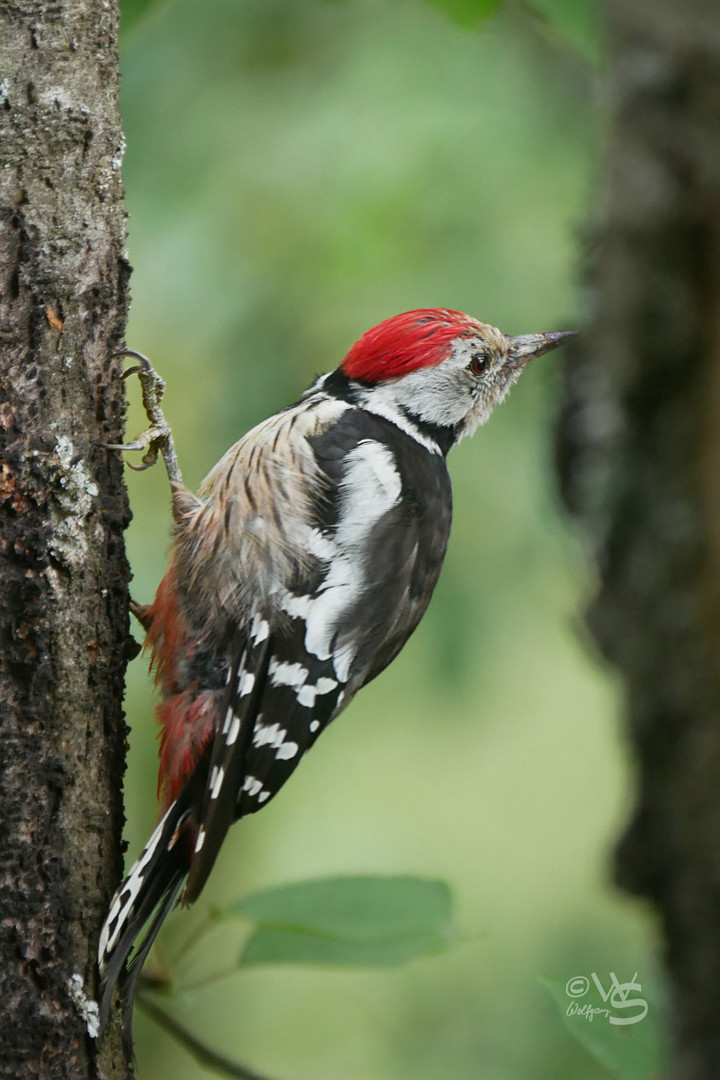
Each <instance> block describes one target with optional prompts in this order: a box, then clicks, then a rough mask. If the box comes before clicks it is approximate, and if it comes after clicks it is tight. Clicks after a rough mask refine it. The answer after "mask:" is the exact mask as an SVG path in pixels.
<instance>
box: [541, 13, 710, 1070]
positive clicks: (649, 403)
mask: <svg viewBox="0 0 720 1080" xmlns="http://www.w3.org/2000/svg"><path fill="white" fill-rule="evenodd" d="M608 23H609V30H610V41H611V53H612V65H611V72H610V82H611V85H612V87H613V92H614V102H613V118H612V134H611V146H610V155H609V165H608V173H607V178H606V184H605V199H604V204H603V207H602V210H601V214H600V215H599V217H600V220H599V222H598V225H597V234H596V238H595V239H596V243H595V245H594V250H593V251H592V253H591V270H590V279H591V280H590V296H591V300H592V319H591V326H590V328H589V330H588V333H587V335H586V336H585V339H584V340H583V341H581V342H580V343H579V344H578V345H577V346H576V349H575V354H574V355H573V356H571V357H569V359H568V364H567V370H566V393H567V400H566V404H565V408H564V412H563V416H562V418H561V425H560V434H559V466H560V475H561V482H562V487H563V492H564V496H565V500H566V502H567V504H568V506H569V507H570V509H571V511H572V512H573V513H574V514H576V515H577V517H578V518H579V519H580V520H581V521H582V523H583V525H584V526H585V529H586V531H587V534H588V536H589V538H590V541H591V544H592V547H593V549H594V555H595V558H596V560H597V565H598V569H599V591H598V592H597V595H596V597H595V599H594V601H593V603H592V605H591V607H590V610H589V612H588V622H589V626H590V628H591V631H592V633H593V634H594V636H595V638H596V640H597V641H598V642H599V644H600V647H601V649H602V651H603V653H604V655H605V656H606V657H607V659H608V660H609V661H610V663H611V664H612V665H614V666H615V667H616V668H617V669H618V670H619V672H620V673H621V675H622V678H623V680H624V683H625V687H626V691H627V715H628V720H629V735H630V739H631V742H632V745H633V749H634V755H635V764H636V775H637V795H636V802H635V806H634V809H633V813H632V816H631V820H630V822H629V823H628V826H627V829H626V831H625V833H624V835H623V837H622V838H621V840H620V843H619V846H618V849H617V853H616V877H617V880H618V882H619V883H620V884H621V885H622V886H623V887H624V888H626V889H628V890H629V891H631V892H633V893H635V894H638V895H640V896H642V897H644V898H647V899H648V900H649V901H650V902H651V904H652V906H653V908H654V910H655V911H656V912H657V914H658V915H659V917H660V925H661V928H662V932H663V942H664V959H665V965H666V971H667V975H668V982H669V990H670V1010H669V1027H670V1034H671V1039H672V1043H673V1045H672V1048H671V1058H670V1066H669V1075H670V1076H671V1077H673V1078H675V1080H717V1077H718V1076H720V4H719V3H718V2H717V0H684V2H683V3H682V4H678V3H677V2H676V0H631V2H629V0H613V2H612V3H610V4H609V7H608Z"/></svg>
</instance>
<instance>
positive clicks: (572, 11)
mask: <svg viewBox="0 0 720 1080" xmlns="http://www.w3.org/2000/svg"><path fill="white" fill-rule="evenodd" d="M526 3H527V6H528V7H530V8H532V9H533V10H534V11H535V12H536V13H537V14H538V15H540V16H541V17H542V19H543V20H544V21H545V22H546V23H547V25H548V26H549V27H550V29H551V30H552V32H553V33H554V34H557V36H558V37H559V38H560V39H561V40H562V42H563V43H564V44H565V45H569V46H570V47H571V48H572V49H573V50H574V51H575V52H576V53H577V54H578V55H579V56H581V57H582V59H583V60H585V61H587V63H589V64H593V65H597V64H599V63H600V61H601V59H602V54H603V30H602V20H601V9H600V4H599V2H598V0H526Z"/></svg>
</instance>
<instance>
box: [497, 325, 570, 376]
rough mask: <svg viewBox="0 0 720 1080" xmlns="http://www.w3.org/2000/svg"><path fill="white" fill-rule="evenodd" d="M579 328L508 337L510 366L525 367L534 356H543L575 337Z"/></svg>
mask: <svg viewBox="0 0 720 1080" xmlns="http://www.w3.org/2000/svg"><path fill="white" fill-rule="evenodd" d="M577 332H578V331H577V330H555V331H552V332H550V333H549V334H522V335H521V336H520V337H506V338H505V340H506V341H507V344H508V367H525V365H526V364H527V363H528V361H529V360H532V358H533V357H534V356H542V354H543V353H546V352H550V350H551V349H557V348H558V346H559V345H563V344H564V343H565V342H566V341H567V340H568V338H571V337H575V335H576V334H577Z"/></svg>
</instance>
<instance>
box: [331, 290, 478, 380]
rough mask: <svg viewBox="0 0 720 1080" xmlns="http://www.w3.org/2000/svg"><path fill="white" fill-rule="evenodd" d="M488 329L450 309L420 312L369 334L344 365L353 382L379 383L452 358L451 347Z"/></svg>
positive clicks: (395, 318)
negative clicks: (461, 338)
mask: <svg viewBox="0 0 720 1080" xmlns="http://www.w3.org/2000/svg"><path fill="white" fill-rule="evenodd" d="M484 329H485V327H484V324H483V323H480V322H478V321H477V319H472V318H471V317H470V316H469V315H463V314H462V313H461V312H459V311H448V310H447V309H446V308H419V309H418V310H417V311H405V312H403V314H402V315H394V316H393V317H392V318H391V319H386V320H385V322H381V323H380V325H379V326H374V327H373V328H372V330H367V331H366V332H365V333H364V334H363V336H362V337H361V338H359V340H358V341H356V342H355V344H354V345H353V347H352V348H351V349H350V352H349V353H348V354H347V356H346V357H345V359H344V360H343V362H342V364H341V368H342V370H343V371H344V372H345V374H346V375H347V376H348V377H349V378H350V379H360V380H362V382H369V383H376V382H383V381H384V380H386V379H396V378H398V376H400V375H407V374H408V372H410V371H417V370H418V369H419V368H424V367H432V366H433V365H435V364H439V363H441V362H442V361H443V360H445V358H446V357H447V356H448V355H449V352H450V344H451V342H453V341H454V340H455V339H456V338H458V337H463V336H465V337H467V336H470V335H471V334H477V333H478V332H482V331H483V330H484Z"/></svg>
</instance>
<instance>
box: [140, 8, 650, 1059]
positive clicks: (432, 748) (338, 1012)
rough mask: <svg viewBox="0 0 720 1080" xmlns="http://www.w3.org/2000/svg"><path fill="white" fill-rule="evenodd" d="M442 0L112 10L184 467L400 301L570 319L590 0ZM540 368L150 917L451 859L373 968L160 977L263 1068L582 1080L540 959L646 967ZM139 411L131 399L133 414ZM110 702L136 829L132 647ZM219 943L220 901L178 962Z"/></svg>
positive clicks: (152, 501)
mask: <svg viewBox="0 0 720 1080" xmlns="http://www.w3.org/2000/svg"><path fill="white" fill-rule="evenodd" d="M142 6H144V5H142ZM441 6H442V5H441V4H440V3H438V4H435V5H430V4H427V3H423V2H422V0H343V2H335V3H331V2H319V0H203V2H197V0H195V2H194V0H178V2H177V3H172V4H165V5H163V4H160V5H156V6H155V7H152V8H151V9H150V10H149V11H148V12H147V13H145V14H144V15H143V17H142V18H138V19H132V18H131V16H132V15H133V14H134V13H135V12H134V9H132V8H130V7H128V8H127V12H126V15H127V20H126V24H125V26H124V33H123V38H122V67H123V92H122V109H123V115H124V121H125V129H126V134H127V142H128V149H127V155H126V159H125V168H124V175H125V181H126V185H127V203H128V208H129V212H130V223H129V230H130V240H129V247H130V256H131V261H132V263H133V265H134V268H135V270H134V275H133V279H132V292H133V307H132V315H131V319H130V325H129V328H128V335H127V341H128V344H129V345H130V346H131V347H134V348H137V349H140V350H142V351H143V352H145V353H147V354H149V355H150V357H151V358H152V359H153V361H154V363H155V364H156V366H157V367H158V369H159V370H160V371H161V372H162V374H163V375H164V376H165V377H166V379H167V382H168V391H167V395H166V411H167V415H168V417H169V419H170V421H171V422H172V424H173V426H174V431H175V437H176V441H177V446H178V452H179V455H180V460H181V463H182V466H183V469H184V474H185V480H186V482H187V483H188V484H189V485H190V486H191V487H195V486H196V485H197V484H198V483H199V481H200V480H201V478H202V476H203V475H204V474H205V472H206V471H207V470H208V469H209V468H210V466H211V465H212V464H213V463H214V461H215V460H216V459H217V458H218V457H219V456H220V454H221V453H222V452H223V451H224V450H225V449H226V448H227V446H228V445H229V444H230V443H231V442H233V441H235V440H236V439H237V438H239V436H240V435H241V434H242V433H244V432H245V431H246V430H247V429H248V428H249V427H250V426H252V425H253V424H255V423H256V422H258V421H259V420H261V419H263V418H264V417H265V416H266V415H268V414H269V413H270V412H273V411H274V410H276V409H277V408H279V407H282V406H283V405H285V404H287V403H288V402H289V401H291V400H293V399H294V398H296V397H297V396H298V395H299V393H300V392H301V390H302V389H303V388H304V387H305V385H306V384H307V383H308V382H309V381H310V380H311V379H312V378H313V376H314V375H315V374H317V373H319V372H321V371H324V370H327V369H329V368H332V367H334V366H335V365H336V364H337V363H338V362H339V361H340V359H341V358H342V356H343V354H344V352H345V351H346V349H347V348H348V347H349V345H350V344H351V343H352V342H353V341H354V340H355V339H356V338H357V337H358V336H359V335H360V334H361V333H362V332H363V331H364V330H365V329H366V328H367V327H369V326H371V325H374V324H375V323H377V322H379V321H380V320H382V319H384V318H386V317H387V316H389V315H392V314H394V313H396V312H398V311H402V310H405V309H408V308H414V307H424V306H428V307H429V306H441V305H442V306H448V307H452V308H457V309H460V310H463V311H467V312H470V313H472V314H474V315H476V316H479V317H480V318H482V319H483V320H486V321H489V322H492V323H494V324H495V325H498V326H500V327H501V328H503V329H504V330H506V331H507V332H509V333H513V334H518V333H524V332H531V331H541V330H555V329H564V328H565V327H567V326H571V325H574V324H575V323H576V322H577V321H578V319H579V318H580V303H579V298H578V288H577V283H576V282H577V267H578V261H579V247H580V244H579V234H580V231H581V229H582V227H583V222H584V220H585V219H586V217H587V216H588V213H589V207H590V206H591V203H592V199H593V189H594V186H595V184H596V182H597V177H598V173H599V162H600V157H601V144H602V138H603V120H602V115H601V111H600V110H599V108H598V106H597V102H596V97H597V85H596V84H597V80H598V75H597V69H595V68H593V67H592V66H590V65H589V64H588V62H587V55H588V53H590V52H592V51H593V49H595V48H596V46H597V42H594V41H592V40H590V39H589V38H588V35H587V33H586V30H581V32H580V33H576V32H575V31H576V30H577V27H575V28H573V25H572V23H573V15H572V11H573V10H574V11H575V14H577V10H578V7H584V5H582V4H580V5H578V4H573V3H571V4H568V3H567V2H566V3H565V5H564V8H565V11H566V14H567V12H568V11H569V12H570V18H569V21H568V27H567V29H568V37H567V39H566V38H564V37H563V33H562V25H561V27H560V32H558V31H557V27H555V29H553V26H552V25H549V24H548V23H546V22H545V21H544V20H543V19H542V18H540V17H539V16H538V15H537V14H533V13H531V12H529V11H528V10H526V9H522V8H520V7H519V6H512V5H506V6H504V7H502V8H501V10H500V11H499V12H498V13H497V14H496V15H495V16H493V17H492V18H490V19H488V20H487V21H479V22H478V25H477V26H474V25H472V24H473V22H474V20H473V17H472V16H473V4H472V3H470V2H469V0H468V2H465V3H462V2H461V0H456V3H455V5H454V7H455V9H456V14H459V16H460V19H459V21H458V19H453V18H451V17H448V14H447V12H444V11H443V10H441ZM544 6H545V7H546V8H548V7H549V8H550V9H551V8H552V6H553V5H552V3H551V2H550V0H546V3H545V5H544ZM560 7H562V5H560ZM581 21H582V20H581ZM561 22H562V20H561ZM468 24H469V25H468ZM573 36H574V38H575V46H573V45H572V44H569V42H570V41H571V39H573ZM590 37H592V35H590ZM557 367H558V363H557V359H556V357H555V355H554V354H553V355H551V356H549V357H548V358H547V359H543V360H542V361H540V362H538V364H537V366H536V367H533V368H532V369H531V370H530V371H529V372H528V373H527V374H526V375H525V376H524V378H523V381H522V382H521V384H520V385H519V386H518V388H517V389H516V390H515V391H514V392H513V395H512V398H511V400H510V402H509V403H508V404H506V405H504V406H503V408H502V409H501V410H500V411H499V412H498V414H497V415H496V416H495V417H493V419H492V421H491V423H490V425H489V426H488V428H487V429H485V430H483V431H481V432H479V433H478V435H477V436H476V437H475V438H474V439H473V440H468V441H466V442H465V443H463V444H462V445H461V446H460V447H459V448H458V449H457V450H456V451H454V452H453V455H452V457H451V463H450V469H451V473H452V477H453V484H454V493H455V505H456V511H455V524H454V531H453V535H452V538H451V542H450V548H449V552H448V557H447V561H446V565H445V569H444V571H443V575H442V577H441V580H440V584H439V586H438V589H437V592H436V595H435V597H434V599H433V602H432V604H431V607H430V610H429V612H428V614H427V615H426V617H425V619H424V621H423V623H422V624H421V626H420V629H419V630H418V632H417V633H416V635H415V636H414V638H413V639H412V641H411V643H410V644H409V645H408V647H407V648H406V650H405V652H404V653H403V654H402V656H401V657H400V659H399V660H398V661H396V662H395V664H394V665H393V666H392V667H391V668H390V670H389V671H388V672H387V673H385V674H384V675H383V676H382V677H381V678H380V679H379V680H377V682H376V683H374V684H372V685H371V686H370V687H369V688H367V689H366V690H365V691H364V692H363V693H361V694H360V695H359V697H358V699H357V700H356V701H355V702H353V704H352V705H351V706H350V708H349V709H348V710H347V712H346V713H345V714H344V715H343V716H342V718H341V719H340V720H339V721H338V723H337V724H336V725H334V727H333V728H331V730H330V731H329V732H328V733H327V734H326V735H325V736H324V737H323V738H322V739H321V741H320V743H319V744H318V746H317V748H316V749H315V750H314V751H313V753H312V754H311V755H310V756H309V758H308V759H307V760H306V761H305V762H304V763H303V766H302V768H301V769H299V770H298V772H297V774H296V775H295V776H294V777H293V778H292V781H291V782H290V783H289V784H288V786H287V788H286V789H285V790H284V791H283V792H282V793H281V794H280V795H279V796H278V798H277V799H276V800H275V801H273V802H272V803H271V804H270V805H269V806H268V807H267V809H265V810H264V811H263V813H262V814H259V815H257V816H256V817H253V818H250V819H248V820H247V821H245V822H243V823H242V824H241V825H239V826H238V827H237V828H235V829H234V830H233V831H232V832H231V834H230V836H229V838H228V840H227V841H226V844H225V846H224V848H223V851H222V855H221V857H220V860H219V863H218V865H217V867H216V870H215V871H214V873H213V876H212V879H211V881H210V883H209V885H208V887H207V889H206V891H205V894H204V895H203V897H202V898H201V901H200V902H199V904H198V905H197V908H196V909H194V910H193V911H190V912H184V913H180V914H178V915H175V916H173V918H171V920H170V922H169V925H168V927H167V929H166V931H165V932H164V935H163V937H161V939H160V948H159V950H158V952H159V959H160V961H162V960H163V959H167V958H168V957H171V956H172V953H173V950H174V949H177V947H178V944H179V943H180V942H181V941H182V940H183V939H184V938H185V936H186V935H187V934H188V933H189V932H190V931H191V929H192V927H193V926H194V925H195V923H196V922H197V920H198V918H200V917H201V915H202V909H204V908H206V907H207V905H209V904H211V903H213V902H215V903H219V902H227V901H229V900H231V899H233V898H234V897H237V896H240V895H242V894H243V893H245V892H247V891H249V890H251V889H254V888H260V887H265V886H268V885H272V884H276V883H284V882H288V881H294V880H298V879H301V878H305V877H310V876H316V875H325V874H336V873H353V872H381V873H385V872H387V873H403V872H405V873H414V874H420V875H426V876H429V877H442V878H445V879H447V880H448V881H449V882H450V883H451V884H452V886H453V888H454V890H455V893H456V896H457V904H458V917H459V922H460V927H461V930H462V932H463V935H464V941H463V943H462V944H461V945H460V946H459V947H457V948H456V949H454V950H452V951H451V952H449V953H448V954H444V955H441V956H438V957H434V958H429V959H424V960H420V961H416V962H414V963H412V964H409V965H408V966H406V967H404V968H400V969H393V970H390V971H361V972H357V971H352V972H350V971H348V972H343V971H340V972H338V971H323V970H304V969H298V968H276V969H274V970H270V969H265V970H253V971H250V972H246V973H240V974H237V975H235V976H233V977H232V978H230V979H225V980H223V981H220V982H217V983H215V984H214V985H211V986H209V987H206V988H204V989H198V990H197V991H194V992H188V993H186V994H185V995H184V996H182V997H181V998H180V999H179V1000H178V1001H177V1002H176V1003H175V1004H174V1006H173V1007H174V1010H175V1014H176V1015H177V1016H178V1017H179V1018H180V1019H181V1020H182V1022H183V1023H185V1024H186V1025H187V1026H188V1027H189V1028H191V1029H192V1030H193V1031H194V1032H195V1033H197V1034H200V1035H201V1036H202V1037H203V1038H204V1039H205V1040H206V1041H208V1042H209V1043H211V1044H212V1045H213V1046H215V1047H216V1048H218V1049H220V1050H222V1051H223V1052H225V1053H227V1054H229V1055H232V1056H234V1057H236V1058H238V1059H239V1060H242V1061H244V1062H247V1063H251V1064H252V1065H254V1066H255V1068H257V1069H258V1071H261V1072H265V1073H267V1074H268V1075H270V1076H272V1077H274V1078H277V1080H311V1078H312V1080H339V1078H342V1080H371V1078H372V1080H406V1078H407V1080H410V1078H413V1080H425V1078H427V1080H430V1078H433V1080H435V1078H440V1077H442V1078H447V1080H467V1078H471V1077H472V1078H475V1077H482V1078H483V1080H517V1078H521V1077H522V1078H528V1080H546V1078H547V1080H550V1078H553V1080H555V1078H558V1077H562V1078H568V1080H574V1078H576V1077H577V1078H580V1077H582V1078H588V1080H593V1078H595V1077H598V1078H599V1077H601V1076H605V1075H607V1074H606V1073H605V1072H604V1071H602V1070H601V1068H600V1066H598V1065H596V1064H595V1063H594V1062H593V1061H592V1060H591V1059H590V1058H589V1057H588V1056H586V1054H585V1051H584V1050H583V1049H582V1048H581V1047H579V1046H578V1045H577V1044H576V1043H575V1042H574V1041H573V1040H572V1038H571V1037H570V1035H569V1034H568V1033H567V1031H566V1030H565V1029H564V1027H563V1026H562V1023H561V1020H560V1018H559V1014H558V1011H557V1009H556V1008H555V1006H554V1004H553V1002H552V1001H551V999H550V997H549V995H548V992H547V991H546V989H545V988H544V987H543V986H542V985H541V982H540V978H541V977H542V976H551V977H554V978H557V979H559V980H561V981H562V982H563V983H564V982H565V981H566V980H567V979H568V978H570V977H571V976H574V975H577V974H583V973H584V974H589V973H590V972H591V971H593V970H595V971H597V972H598V973H599V974H600V975H601V977H606V976H607V974H608V972H609V971H611V970H612V971H615V972H616V973H617V975H618V977H619V978H620V979H621V980H623V979H629V978H630V977H631V976H632V974H633V972H635V971H637V972H639V976H638V977H639V979H640V980H641V981H642V980H643V979H649V978H650V976H651V974H652V972H651V964H652V948H651V940H650V936H649V928H648V926H647V923H646V921H645V920H644V918H643V916H642V912H641V911H640V910H639V908H638V907H637V906H635V905H632V904H631V903H630V902H629V901H627V900H625V899H623V898H622V897H621V896H620V895H618V894H616V893H614V892H613V891H612V889H611V888H610V886H609V884H608V877H609V871H608V865H609V855H610V850H611V844H612V840H613V837H614V835H615V834H616V832H617V830H618V828H619V826H620V824H621V822H622V820H623V818H624V816H625V815H626V813H627V805H628V798H629V795H628V788H629V777H628V769H627V765H626V764H625V762H624V759H623V748H622V745H621V741H620V735H619V732H618V720H617V716H618V711H619V709H618V705H619V693H618V690H617V688H616V687H615V686H614V684H613V682H612V679H611V678H610V676H609V674H608V672H607V671H605V670H603V669H602V668H601V666H600V665H599V662H598V660H597V658H596V657H594V656H593V655H591V652H590V650H589V648H588V646H587V644H586V643H584V642H583V640H582V633H581V632H580V630H579V625H578V624H579V612H580V611H581V610H582V606H583V603H584V602H585V600H586V598H587V596H588V595H589V593H590V591H591V589H592V582H591V580H590V578H589V570H588V561H587V559H586V553H585V552H584V551H583V550H582V547H581V545H580V543H579V541H578V538H577V536H576V535H574V533H573V531H572V529H571V528H570V525H569V523H568V521H567V520H566V518H565V516H564V515H563V512H562V511H561V509H560V507H559V504H558V499H557V495H556V491H555V486H554V481H553V474H552V425H553V416H554V413H555V411H556V408H557V395H558V390H559V378H558V371H557ZM130 392H131V396H135V397H136V396H137V392H136V389H135V388H134V387H132V386H131V387H130ZM141 425H142V418H141V416H140V414H139V411H138V409H137V407H136V406H135V407H133V409H132V410H131V414H130V419H129V433H130V434H134V433H135V431H136V430H139V428H140V427H141ZM128 481H129V484H130V489H131V500H132V506H133V511H134V515H135V518H134V522H133V525H132V527H131V530H130V533H129V548H130V556H131V560H132V566H133V572H134V582H133V593H134V595H135V596H136V598H137V599H139V600H143V601H146V600H148V599H149V598H150V597H151V596H152V593H153V591H154V589H155V587H156V585H157V583H158V581H159V579H160V577H161V575H162V572H163V564H164V558H165V550H166V547H167V540H168V532H169V513H168V511H169V505H168V490H167V484H166V480H165V476H164V474H163V473H162V470H161V469H160V468H158V469H157V470H154V471H152V472H149V473H144V474H142V475H141V476H136V475H134V474H129V475H128ZM127 712H128V719H129V722H130V724H131V725H132V736H131V753H130V763H129V769H128V774H127V788H126V792H127V815H128V827H127V836H128V840H129V856H131V857H134V856H135V855H136V854H137V852H138V850H139V849H140V847H141V846H142V844H143V842H144V840H145V838H146V836H147V834H148V832H149V831H150V829H151V827H152V825H153V822H154V820H155V812H156V807H155V801H154V787H155V775H156V745H155V736H156V732H155V727H154V721H153V719H152V694H151V683H150V680H149V678H148V676H147V671H146V665H145V663H144V661H143V660H142V659H139V660H137V661H136V662H135V663H134V664H133V665H132V666H131V670H130V679H129V689H128V697H127ZM240 940H241V929H240V927H238V928H237V931H236V930H235V928H232V927H231V928H228V927H227V925H225V926H223V927H222V928H219V929H218V930H217V931H216V932H215V934H214V935H213V936H211V937H210V939H209V940H208V942H207V951H206V954H205V956H204V957H202V958H198V959H197V961H196V962H195V967H194V970H195V971H196V973H198V974H200V973H201V972H203V971H206V970H209V969H210V968H212V967H213V966H214V965H215V966H222V965H223V964H224V963H226V962H227V959H228V957H230V958H232V956H233V955H234V954H235V952H236V950H237V949H238V948H239V942H240ZM189 974H192V972H190V973H189ZM135 1031H136V1040H137V1053H138V1060H139V1070H140V1075H141V1077H143V1078H145V1080H149V1078H151V1077H166V1076H172V1077H178V1078H179V1080H190V1078H193V1080H195V1078H199V1077H202V1076H206V1075H209V1074H208V1073H207V1072H206V1071H205V1070H203V1069H202V1068H201V1066H200V1065H198V1064H197V1063H196V1062H194V1061H193V1060H192V1059H190V1058H188V1057H187V1056H186V1055H185V1054H184V1052H183V1051H182V1050H180V1049H179V1048H178V1047H177V1046H176V1044H174V1043H173V1042H172V1041H170V1040H169V1039H168V1037H167V1036H166V1035H164V1034H163V1033H161V1032H160V1031H159V1030H158V1029H157V1028H156V1027H154V1026H153V1025H152V1024H151V1022H150V1021H149V1020H147V1018H145V1017H144V1016H143V1014H142V1013H141V1012H140V1011H139V1010H138V1013H137V1016H136V1023H135Z"/></svg>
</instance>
